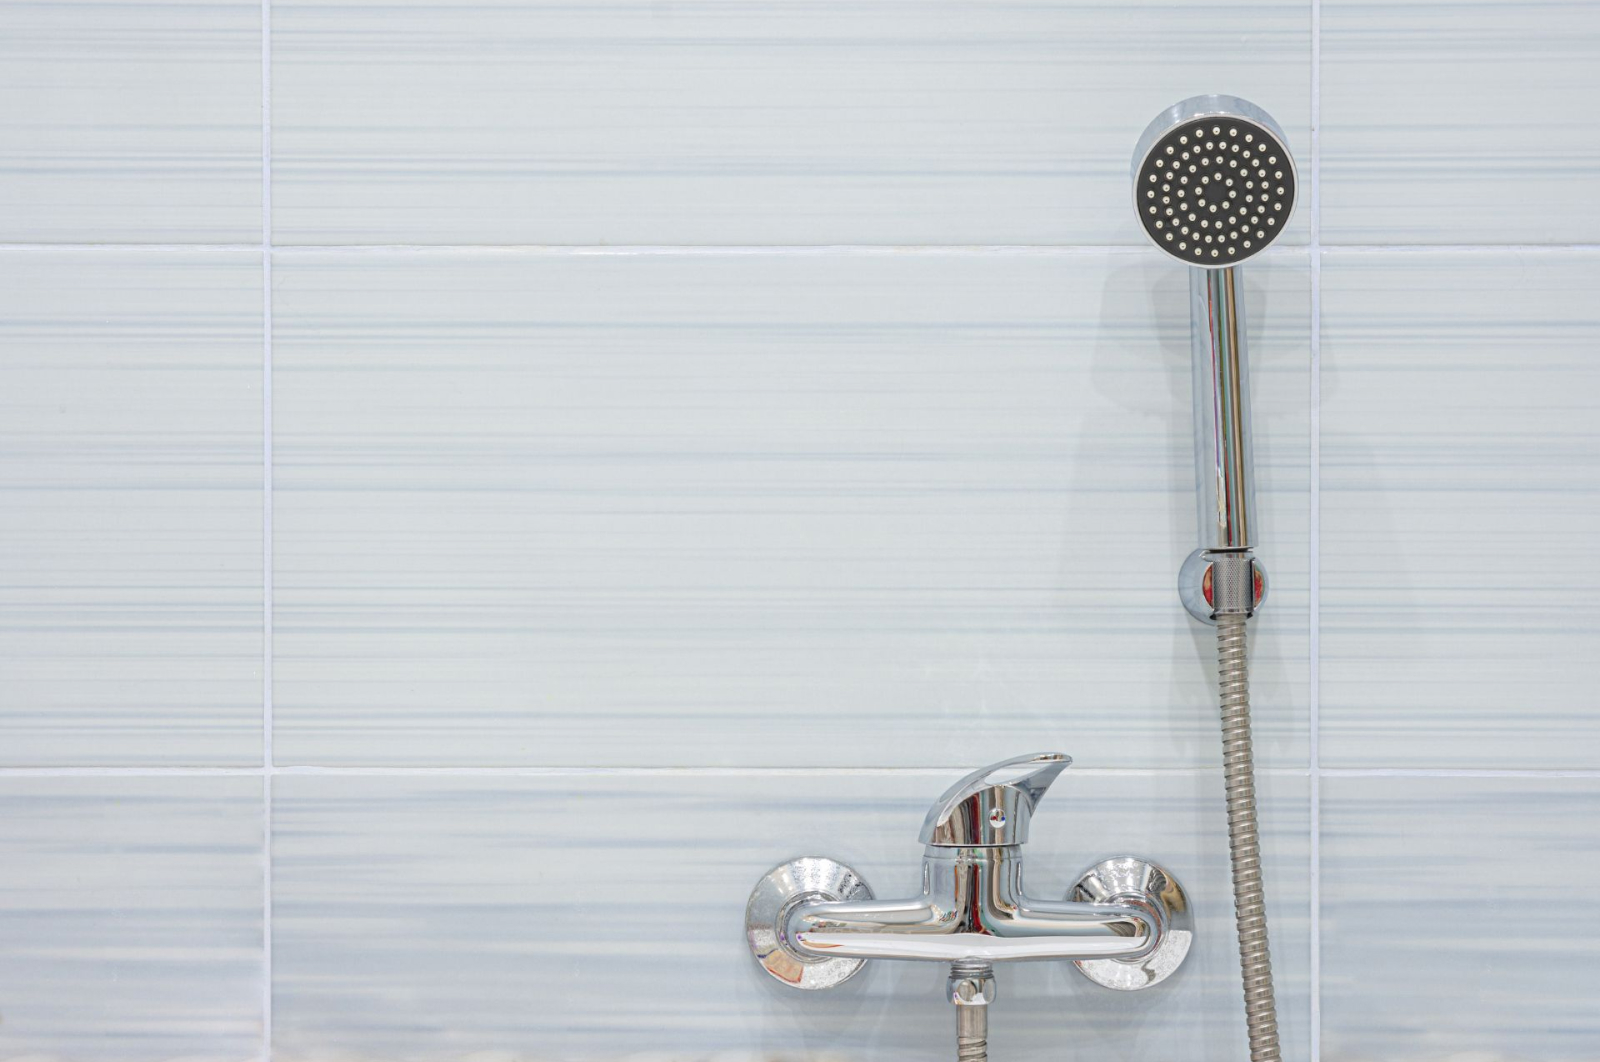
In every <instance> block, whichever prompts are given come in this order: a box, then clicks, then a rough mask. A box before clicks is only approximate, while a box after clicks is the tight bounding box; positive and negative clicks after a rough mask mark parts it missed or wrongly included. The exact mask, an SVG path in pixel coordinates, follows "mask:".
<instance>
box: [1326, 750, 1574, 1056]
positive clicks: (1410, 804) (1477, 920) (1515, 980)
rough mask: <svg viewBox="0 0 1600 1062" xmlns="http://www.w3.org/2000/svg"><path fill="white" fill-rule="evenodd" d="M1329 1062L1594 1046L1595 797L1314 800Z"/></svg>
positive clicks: (1367, 786) (1457, 785) (1515, 782)
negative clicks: (1590, 896) (1590, 898)
mask: <svg viewBox="0 0 1600 1062" xmlns="http://www.w3.org/2000/svg"><path fill="white" fill-rule="evenodd" d="M1322 809H1323V812H1322V814H1323V821H1322V928H1323V940H1322V1022H1323V1039H1322V1045H1323V1058H1324V1059H1326V1060H1327V1062H1380V1060H1381V1062H1431V1060H1434V1059H1482V1060H1483V1062H1510V1060H1513V1059H1515V1060H1518V1062H1581V1060H1585V1059H1590V1058H1593V1057H1595V1046H1596V1044H1600V1008H1597V1007H1596V1006H1595V993H1594V985H1595V979H1596V977H1597V976H1600V914H1597V913H1596V911H1595V908H1594V907H1592V906H1591V905H1589V904H1587V903H1585V902H1583V899H1582V897H1583V894H1584V890H1585V888H1586V885H1587V883H1588V882H1592V881H1594V880H1595V878H1596V877H1597V876H1600V853H1597V851H1596V849H1595V846H1594V844H1593V839H1594V826H1595V823H1596V822H1597V821H1600V782H1596V781H1595V780H1593V779H1549V780H1541V779H1527V778H1511V779H1507V778H1426V779H1419V778H1334V779H1329V780H1328V781H1326V782H1324V783H1323V790H1322Z"/></svg>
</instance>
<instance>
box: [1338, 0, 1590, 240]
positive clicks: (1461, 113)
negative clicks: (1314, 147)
mask: <svg viewBox="0 0 1600 1062" xmlns="http://www.w3.org/2000/svg"><path fill="white" fill-rule="evenodd" d="M1320 14H1321V20H1320V21H1321V31H1322V33H1321V52H1322V68H1321V88H1322V93H1321V97H1320V100H1321V105H1322V106H1321V119H1322V123H1321V134H1322V143H1321V147H1322V160H1321V161H1322V177H1323V182H1322V192H1323V194H1322V239H1323V241H1324V242H1326V243H1342V244H1345V243H1361V244H1395V243H1429V244H1478V243H1509V244H1519V243H1595V242H1597V241H1600V210H1596V209H1595V206H1594V190H1595V186H1596V183H1597V182H1600V137H1596V135H1595V132H1596V124H1597V121H1596V117H1595V111H1594V108H1593V106H1592V104H1591V102H1590V101H1591V100H1593V99H1594V97H1595V94H1596V93H1597V92H1600V63H1596V62H1595V61H1594V57H1595V54H1596V51H1597V49H1600V6H1596V5H1595V4H1593V3H1588V2H1586V0H1553V2H1539V3H1531V4H1525V3H1500V2H1488V3H1462V2H1460V0H1398V2H1395V0H1322V2H1321V4H1320Z"/></svg>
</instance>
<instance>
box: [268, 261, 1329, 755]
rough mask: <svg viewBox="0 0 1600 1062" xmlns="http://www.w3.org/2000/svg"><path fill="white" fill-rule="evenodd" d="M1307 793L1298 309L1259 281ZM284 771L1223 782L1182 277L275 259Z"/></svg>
mask: <svg viewBox="0 0 1600 1062" xmlns="http://www.w3.org/2000/svg"><path fill="white" fill-rule="evenodd" d="M1249 278H1250V279H1249V281H1248V299H1249V306H1250V310H1251V312H1252V314H1253V316H1252V318H1251V320H1252V340H1253V341H1254V342H1255V355H1256V362H1255V368H1256V374H1255V381H1254V387H1255V397H1256V402H1257V415H1258V418H1259V420H1258V423H1259V425H1260V429H1261V430H1260V438H1259V447H1260V461H1259V469H1260V476H1261V480H1262V485H1263V488H1264V490H1263V497H1264V499H1265V507H1266V510H1267V515H1268V524H1269V528H1268V532H1267V543H1266V549H1265V556H1266V557H1267V559H1268V564H1269V565H1270V566H1271V569H1272V572H1273V575H1274V577H1275V580H1276V582H1275V586H1276V589H1275V598H1274V601H1273V604H1272V607H1271V608H1269V609H1268V610H1266V612H1265V613H1264V614H1263V618H1262V620H1261V622H1260V625H1259V626H1258V627H1257V632H1258V635H1259V642H1258V645H1257V649H1256V653H1255V661H1256V682H1257V696H1256V702H1257V704H1258V706H1259V716H1260V731H1261V734H1262V745H1263V750H1264V756H1265V757H1266V759H1267V760H1269V761H1271V762H1275V763H1279V764H1291V765H1303V764H1304V762H1305V748H1306V742H1305V725H1306V724H1305V713H1304V708H1305V684H1306V674H1307V668H1306V642H1305V631H1306V625H1307V620H1306V613H1305V607H1306V606H1305V585H1306V578H1305V559H1304V558H1305V556H1306V526H1305V508H1306V504H1305V503H1306V496H1305V491H1306V483H1307V453H1308V450H1307V419H1308V418H1307V394H1308V380H1307V357H1306V350H1307V339H1308V336H1307V329H1308V323H1307V322H1308V315H1307V296H1306V292H1307V271H1306V269H1305V263H1304V260H1303V258H1302V257H1301V256H1298V255H1296V254H1292V253H1291V254H1285V255H1277V256H1274V257H1273V258H1272V259H1271V260H1270V261H1269V262H1268V263H1267V264H1265V265H1263V266H1261V267H1259V268H1256V269H1253V270H1252V271H1251V272H1250V274H1249ZM274 279H275V283H276V293H275V297H276V310H275V322H276V328H277V331H276V335H275V339H274V365H275V368H276V382H275V391H274V394H275V397H276V403H277V410H276V418H275V426H274V434H275V441H276V454H275V458H274V472H275V479H274V482H275V486H276V488H277V491H278V493H277V498H276V502H275V508H274V514H275V525H274V526H275V534H276V546H275V565H276V573H275V585H276V592H275V599H274V600H275V604H276V620H275V632H276V635H275V642H274V644H275V650H276V654H277V656H276V666H275V673H274V674H275V687H274V689H275V701H274V704H275V719H276V722H277V726H278V729H277V745H276V749H277V753H278V756H279V761H280V762H283V763H297V762H318V763H395V762H399V763H534V764H558V765H560V764H567V765H599V764H646V763H669V764H686V765H703V764H725V765H751V764H772V765H797V764H808V765H820V766H840V765H918V764H930V763H931V764H964V763H969V762H974V761H981V760H983V759H985V758H999V757H1001V756H1004V755H1007V754H1010V753H1011V752H1014V751H1015V750H1016V749H1017V748H1018V747H1029V746H1033V745H1051V744H1061V745H1063V746H1065V747H1066V748H1067V750H1068V751H1070V752H1072V753H1073V754H1075V755H1077V756H1079V757H1080V758H1081V761H1082V762H1083V763H1086V764H1094V765H1100V766H1104V765H1107V764H1113V763H1114V764H1123V765H1143V764H1156V765H1163V766H1188V765H1197V764H1208V763H1214V762H1217V761H1218V759H1219V755H1220V754H1219V751H1218V748H1219V739H1218V737H1217V734H1216V722H1215V720H1216V708H1215V696H1216V694H1215V689H1214V682H1213V679H1212V675H1213V673H1214V664H1213V663H1212V662H1211V661H1212V659H1213V657H1212V654H1213V652H1214V650H1213V648H1212V637H1211V634H1210V631H1209V630H1201V629H1200V628H1199V627H1198V626H1196V625H1192V624H1191V622H1190V621H1189V620H1188V619H1187V617H1186V616H1185V615H1184V614H1183V613H1182V610H1181V608H1180V607H1179V605H1178V602H1177V598H1176V592H1175V590H1174V589H1173V586H1174V572H1175V571H1176V569H1177V566H1178V564H1179V563H1180V561H1181V560H1182V558H1183V557H1184V556H1185V554H1186V553H1187V552H1188V551H1189V550H1190V549H1191V548H1192V547H1193V544H1194V543H1193V536H1194V530H1193V526H1194V517H1193V506H1194V498H1193V473H1192V471H1191V469H1192V455H1191V452H1190V446H1191V444H1190V429H1189V393H1188V392H1189V366H1188V362H1189V339H1188V319H1187V317H1186V316H1185V313H1186V302H1185V293H1186V290H1187V289H1186V280H1185V277H1184V275H1183V271H1182V268H1181V267H1178V266H1171V265H1168V264H1166V263H1164V262H1163V261H1161V260H1160V259H1159V256H1157V255H1156V254H1154V253H1151V254H1148V255H1146V254H1140V253H1134V254H1121V255H1115V254H1113V255H1098V254H1096V255H1081V256H1080V255H1067V256H1045V257H1036V256H1024V257H1016V256H973V255H954V254H940V255H913V256H905V255H854V256H852V255H835V254H819V255H805V256H795V255H780V254H750V255H733V256H725V255H680V254H665V255H644V256H638V255H599V256H578V257H574V256H569V255H554V256H550V255H529V254H522V253H517V254H509V253H498V254H496V253H471V254H450V255H435V254H424V255H409V256H408V255H388V254H356V253H302V254H280V255H279V258H278V261H277V264H276V266H275V270H274Z"/></svg>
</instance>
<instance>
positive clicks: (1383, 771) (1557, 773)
mask: <svg viewBox="0 0 1600 1062" xmlns="http://www.w3.org/2000/svg"><path fill="white" fill-rule="evenodd" d="M1317 773H1318V774H1319V775H1320V776H1321V777H1323V778H1592V779H1600V770H1593V769H1589V768H1571V769H1567V768H1561V767H1550V768H1538V767H1530V768H1525V769H1518V768H1506V769H1501V768H1495V767H1323V768H1321V769H1319V770H1318V772H1317Z"/></svg>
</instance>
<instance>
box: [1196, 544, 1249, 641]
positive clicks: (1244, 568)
mask: <svg viewBox="0 0 1600 1062" xmlns="http://www.w3.org/2000/svg"><path fill="white" fill-rule="evenodd" d="M1178 597H1179V599H1180V600H1181V601H1182V602H1183V607H1184V608H1185V609H1187V610H1188V612H1189V615H1191V616H1193V617H1194V618H1195V619H1197V620H1199V621H1200V622H1202V623H1210V624H1213V625H1214V624H1215V623H1216V622H1217V617H1218V616H1246V617H1249V616H1254V615H1255V614H1256V609H1258V608H1260V607H1261V603H1262V602H1263V601H1264V600H1266V597H1267V573H1266V569H1264V568H1263V567H1262V566H1261V562H1260V561H1259V560H1257V559H1256V557H1255V554H1254V553H1251V552H1250V551H1249V550H1212V549H1197V550H1195V551H1194V552H1193V553H1191V554H1189V557H1188V559H1187V560H1185V561H1184V562H1183V567H1182V568H1180V569H1179V570H1178Z"/></svg>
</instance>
